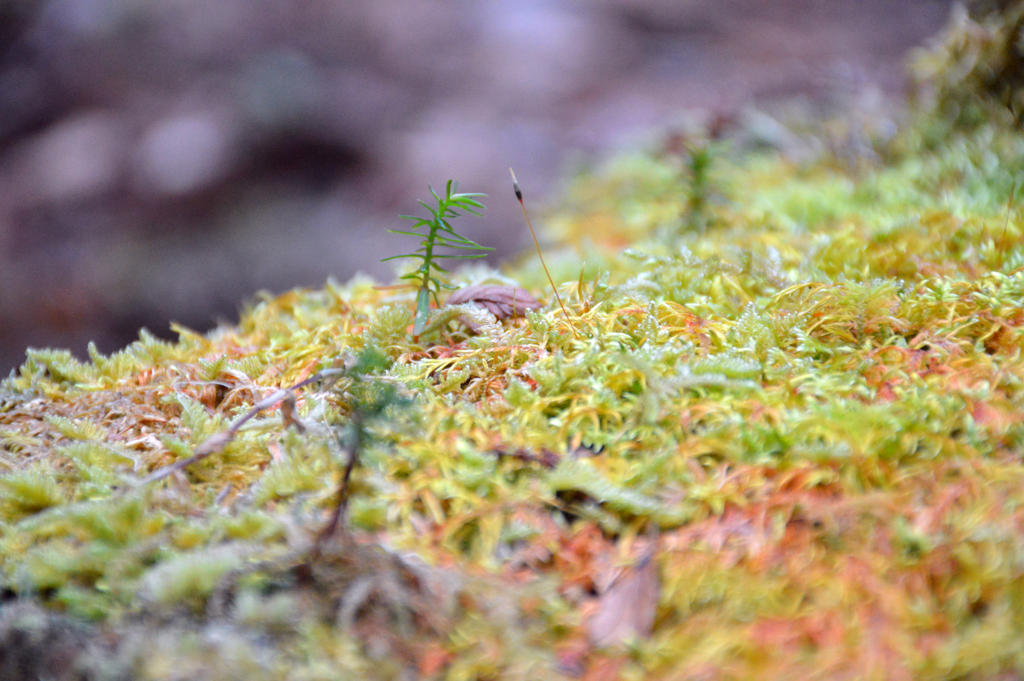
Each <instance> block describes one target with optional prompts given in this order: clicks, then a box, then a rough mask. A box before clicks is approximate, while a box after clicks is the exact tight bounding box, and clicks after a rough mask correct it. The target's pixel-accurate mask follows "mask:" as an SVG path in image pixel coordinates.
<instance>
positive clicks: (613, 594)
mask: <svg viewBox="0 0 1024 681" xmlns="http://www.w3.org/2000/svg"><path fill="white" fill-rule="evenodd" d="M659 591H660V584H659V582H658V566H657V565H656V564H655V562H654V548H653V546H652V547H651V548H649V549H648V550H646V551H645V552H644V553H643V555H641V556H640V559H639V560H638V561H637V563H636V565H634V566H632V567H627V568H620V569H619V570H618V571H617V574H616V575H614V576H613V577H612V578H611V581H610V583H609V584H608V585H607V586H606V587H605V588H604V589H602V590H601V594H600V595H599V596H598V607H597V611H596V612H595V613H594V615H593V616H592V617H591V618H590V619H589V620H588V621H587V635H588V636H589V637H590V640H591V642H592V643H593V644H594V645H595V646H598V647H603V646H610V645H615V644H617V643H623V642H625V641H627V640H629V639H632V638H645V637H647V636H648V635H650V633H651V627H652V626H654V615H655V612H656V610H657V608H658V595H659Z"/></svg>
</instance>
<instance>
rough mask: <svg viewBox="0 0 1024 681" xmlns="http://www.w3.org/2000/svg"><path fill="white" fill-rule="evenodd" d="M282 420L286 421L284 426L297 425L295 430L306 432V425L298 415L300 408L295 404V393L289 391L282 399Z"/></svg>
mask: <svg viewBox="0 0 1024 681" xmlns="http://www.w3.org/2000/svg"><path fill="white" fill-rule="evenodd" d="M281 420H282V421H283V422H284V427H285V428H288V427H289V426H295V430H297V431H299V432H300V433H305V432H306V426H304V425H303V424H302V421H300V420H299V417H298V409H297V408H296V406H295V394H294V393H288V395H287V396H286V397H285V398H284V399H283V400H281Z"/></svg>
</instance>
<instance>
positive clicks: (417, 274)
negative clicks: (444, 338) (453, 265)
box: [381, 180, 494, 336]
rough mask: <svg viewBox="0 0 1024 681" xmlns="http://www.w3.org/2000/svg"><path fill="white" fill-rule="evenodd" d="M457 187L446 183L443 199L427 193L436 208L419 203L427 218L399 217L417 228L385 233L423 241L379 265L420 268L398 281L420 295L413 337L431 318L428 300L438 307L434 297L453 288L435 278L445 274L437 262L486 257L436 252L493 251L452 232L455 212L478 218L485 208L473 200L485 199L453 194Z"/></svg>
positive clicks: (476, 254) (392, 230) (457, 214)
mask: <svg viewBox="0 0 1024 681" xmlns="http://www.w3.org/2000/svg"><path fill="white" fill-rule="evenodd" d="M428 187H429V185H428ZM458 187H459V184H458V182H453V181H452V180H448V185H447V186H446V187H445V192H444V198H442V197H440V196H438V195H437V192H435V191H434V188H433V187H429V189H430V193H431V194H432V195H433V196H434V199H435V200H436V201H437V206H436V207H434V206H431V205H430V204H428V203H425V202H423V201H420V204H421V205H422V206H423V207H424V208H426V209H427V210H428V211H430V217H429V218H420V217H415V216H413V215H403V216H402V217H403V218H405V219H407V220H415V221H416V225H415V226H414V227H411V228H410V229H409V230H408V231H406V230H401V229H389V230H388V231H389V232H392V233H393V234H407V235H409V236H415V237H419V238H421V239H422V241H420V247H419V248H418V249H416V251H414V252H412V253H406V254H403V255H393V256H391V257H390V258H384V259H383V260H381V262H384V261H387V260H395V259H396V258H416V259H418V260H420V261H421V263H420V266H419V267H418V268H416V270H414V271H412V272H409V273H408V274H405V275H402V277H401V278H402V279H408V280H410V281H411V282H413V283H414V284H415V285H416V287H417V288H418V289H419V292H418V293H417V294H416V318H415V322H414V324H413V331H412V332H413V335H414V336H418V335H419V334H420V333H422V331H423V329H424V327H425V326H426V324H427V318H428V317H429V316H430V297H431V296H433V297H434V302H435V303H437V304H438V306H440V301H438V299H437V294H438V293H439V292H440V291H441V289H442V288H446V289H454V288H455V287H454V286H450V285H449V284H445V283H442V282H441V281H439V280H438V279H437V277H435V276H434V273H435V272H447V271H448V270H446V269H445V268H443V267H441V265H440V264H438V262H437V261H438V260H439V259H441V258H460V259H465V258H483V257H484V256H486V253H472V254H455V253H439V252H438V249H439V248H441V247H448V248H456V249H462V250H484V251H493V250H494V249H493V248H488V247H486V246H481V245H480V244H478V243H476V242H475V241H473V240H472V239H467V238H466V237H464V236H462V235H461V234H459V233H458V232H456V231H455V230H454V229H452V225H451V223H450V222H449V221H448V220H449V219H450V218H453V217H458V216H459V213H457V212H455V209H456V208H461V209H462V210H464V211H466V212H467V213H472V214H473V215H477V216H481V214H480V213H478V212H477V211H478V210H483V209H484V205H483V204H482V203H480V202H479V201H477V200H476V197H478V196H486V195H485V194H457V193H456V190H457V189H458ZM481 217H482V216H481ZM418 230H422V231H418Z"/></svg>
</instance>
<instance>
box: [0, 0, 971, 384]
mask: <svg viewBox="0 0 1024 681" xmlns="http://www.w3.org/2000/svg"><path fill="white" fill-rule="evenodd" d="M950 6H951V3H950V2H949V0H587V1H586V2H583V1H582V0H581V1H572V0H515V1H513V2H508V1H506V2H499V1H498V0H215V1H212V2H211V1H210V0H0V376H6V375H7V374H8V373H9V371H10V370H11V369H12V368H14V367H15V366H17V365H18V364H20V363H21V362H22V361H23V358H24V350H25V348H26V347H27V346H33V347H46V346H56V347H65V348H70V349H71V350H72V351H73V352H74V353H75V354H77V355H80V356H81V355H84V352H85V347H86V343H87V342H88V341H89V340H93V341H95V342H96V343H97V345H98V347H99V348H100V350H101V351H103V352H105V353H106V352H111V351H114V350H117V349H119V348H121V347H123V346H124V345H125V344H127V343H130V342H131V341H133V340H135V339H136V338H137V337H138V330H139V328H140V327H143V326H145V327H147V328H148V329H149V330H150V331H152V332H154V333H155V334H157V335H160V336H164V337H173V334H172V333H171V332H170V330H169V328H168V324H169V323H170V322H171V321H172V320H173V321H177V322H180V323H182V324H185V325H186V326H189V327H192V328H194V329H196V330H199V331H205V330H207V329H209V328H211V327H212V326H214V325H215V324H216V323H217V322H218V321H225V320H226V321H232V320H234V319H235V318H236V317H237V312H238V310H239V308H240V306H241V305H242V304H243V303H244V302H245V301H246V300H248V299H251V298H252V296H253V295H254V294H255V292H256V291H258V290H261V289H266V290H269V291H272V292H280V291H282V290H286V289H289V288H292V287H295V286H320V285H322V284H323V282H324V280H325V279H326V278H327V277H328V276H334V277H335V278H337V279H338V280H340V281H344V280H346V279H348V278H349V277H351V276H352V275H353V274H354V273H356V272H357V271H363V272H367V273H370V274H372V275H374V276H376V277H378V278H380V279H383V280H390V277H391V274H390V273H391V268H390V267H389V266H388V265H389V264H387V263H384V264H382V263H379V262H378V260H379V259H380V258H381V257H384V256H386V255H394V254H396V253H398V252H408V251H409V250H412V248H410V247H409V246H410V245H409V243H408V242H409V241H411V240H408V239H407V240H405V241H402V242H401V243H399V242H398V239H400V237H394V236H389V235H387V234H386V233H385V231H384V230H385V229H386V228H388V227H395V226H398V225H399V224H400V222H399V220H398V215H399V214H400V213H410V212H417V211H418V210H420V209H419V207H418V206H417V204H416V200H417V199H418V198H422V197H424V196H426V195H427V184H428V183H431V184H433V185H434V186H435V187H442V186H443V185H444V183H445V182H446V181H447V180H448V179H449V178H455V179H456V180H458V181H459V182H460V184H461V186H460V189H461V190H462V191H479V192H485V193H487V194H489V195H490V196H489V198H487V199H485V200H484V202H485V203H486V205H487V216H486V218H484V219H483V220H478V219H475V218H474V219H471V220H472V221H467V222H466V223H464V224H463V227H464V228H465V233H466V234H467V235H468V236H470V237H471V238H474V239H476V240H477V241H479V242H481V243H483V244H486V245H491V246H497V247H498V249H499V250H498V254H497V255H494V256H491V257H490V258H489V262H491V263H493V264H497V263H498V262H499V261H500V258H501V257H502V256H507V255H510V254H513V253H515V252H517V251H518V250H519V249H520V248H522V247H524V246H526V245H528V243H529V242H528V240H529V235H528V233H527V232H525V231H524V230H523V226H522V224H521V222H522V217H521V214H520V213H519V212H518V206H517V205H516V203H515V199H514V196H513V195H512V192H511V187H510V183H509V178H508V167H509V166H513V167H515V169H516V172H517V174H518V176H519V180H520V182H521V184H522V185H523V190H524V193H525V194H526V198H527V201H528V202H531V203H532V204H533V205H534V206H536V207H537V208H538V209H539V208H540V206H541V205H542V204H543V201H544V200H545V198H547V197H550V196H553V195H554V194H556V193H557V191H558V188H559V186H558V179H559V178H560V177H563V176H564V174H565V172H566V170H567V168H568V167H569V166H570V165H573V164H575V165H576V166H580V165H585V164H587V163H589V162H592V161H593V160H594V159H598V158H600V157H601V156H603V155H605V154H607V153H609V152H610V151H612V150H614V149H615V148H618V147H622V146H626V145H635V144H640V143H649V142H650V140H651V139H652V137H651V136H652V135H654V134H655V133H653V132H652V131H656V130H664V129H666V127H668V128H671V127H672V126H687V125H691V126H692V125H694V124H695V123H694V122H695V121H696V124H698V125H699V124H700V123H701V122H702V121H704V122H706V121H708V120H712V119H714V120H731V121H743V120H760V121H762V123H764V122H765V121H767V122H768V123H771V121H772V120H774V119H772V118H770V117H765V116H766V115H762V114H764V112H768V113H769V114H770V112H771V111H772V107H773V106H777V105H778V103H780V102H790V103H793V102H796V103H797V104H798V105H799V106H798V108H800V107H803V109H806V110H808V111H812V112H818V113H820V114H822V115H828V112H829V111H830V110H832V111H837V110H843V109H857V110H863V111H864V112H866V114H870V115H871V116H873V117H876V118H878V119H886V118H887V117H895V116H896V111H897V109H896V108H894V107H896V106H898V102H899V98H900V96H901V93H902V88H903V83H904V75H903V65H904V60H905V56H906V53H907V51H908V50H909V49H910V48H913V47H914V46H917V45H920V44H922V43H923V42H925V41H926V40H927V38H928V37H929V36H931V35H933V34H935V33H936V32H937V31H938V30H939V29H940V28H941V27H942V26H943V25H944V23H945V21H946V19H947V17H948V15H949V12H950ZM752 112H754V113H757V115H758V116H761V117H760V118H756V117H755V118H754V119H751V118H750V116H751V115H753V113H752ZM893 120H895V118H893ZM768 136H769V137H770V136H771V135H768ZM776 137H778V135H776ZM782 137H783V138H784V137H785V136H784V135H783V136H782ZM780 144H783V145H784V141H783V142H780ZM537 212H538V213H539V212H540V211H539V210H538V211H537ZM403 249H404V250H403Z"/></svg>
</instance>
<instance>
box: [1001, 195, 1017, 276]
mask: <svg viewBox="0 0 1024 681" xmlns="http://www.w3.org/2000/svg"><path fill="white" fill-rule="evenodd" d="M1016 193H1017V181H1016V180H1014V181H1013V186H1012V187H1010V198H1009V199H1007V200H1006V221H1005V222H1004V223H1003V235H1002V236H1001V237H1000V238H999V262H1000V263H1001V264H1006V232H1007V230H1009V229H1010V209H1011V208H1013V197H1014V195H1015V194H1016Z"/></svg>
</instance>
